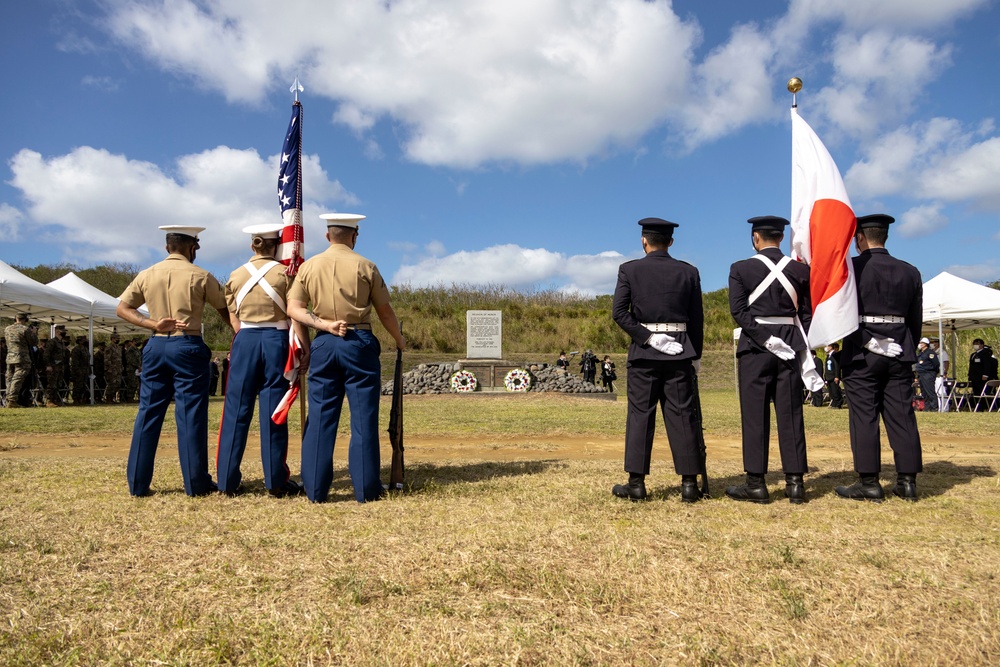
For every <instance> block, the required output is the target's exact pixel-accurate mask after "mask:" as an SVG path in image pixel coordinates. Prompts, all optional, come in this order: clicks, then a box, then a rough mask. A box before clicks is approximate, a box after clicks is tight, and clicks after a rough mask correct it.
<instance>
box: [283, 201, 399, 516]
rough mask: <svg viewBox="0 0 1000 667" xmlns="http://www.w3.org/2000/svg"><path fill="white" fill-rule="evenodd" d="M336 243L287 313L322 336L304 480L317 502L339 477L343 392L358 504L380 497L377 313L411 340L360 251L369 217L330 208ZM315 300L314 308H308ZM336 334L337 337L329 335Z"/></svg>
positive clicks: (295, 292) (301, 284)
mask: <svg viewBox="0 0 1000 667" xmlns="http://www.w3.org/2000/svg"><path fill="white" fill-rule="evenodd" d="M320 217H322V218H323V219H324V220H326V223H327V232H326V238H327V240H328V241H329V243H330V247H329V248H327V249H326V250H325V251H323V252H322V253H320V254H319V255H316V256H315V257H311V258H310V259H308V260H306V261H305V263H303V264H302V266H301V267H300V268H299V273H298V276H297V277H296V279H295V284H294V285H292V289H291V290H290V291H289V293H288V314H289V316H291V318H292V319H294V320H296V321H298V322H302V323H303V324H306V325H308V326H311V327H313V328H315V329H317V330H319V333H318V334H317V335H316V338H315V339H314V340H313V342H312V346H311V357H310V369H311V370H310V373H309V420H308V422H307V423H306V429H305V433H304V434H303V439H302V482H303V484H304V486H305V490H306V495H307V496H308V498H309V500H311V501H313V502H324V501H325V500H326V499H327V496H328V494H329V491H330V484H331V483H332V481H333V447H334V443H335V442H336V439H337V427H338V424H339V421H340V411H341V407H342V406H343V403H344V397H345V396H347V397H349V400H350V402H351V404H350V407H351V443H350V450H349V453H348V470H349V472H350V475H351V482H352V484H353V485H354V496H355V498H356V499H357V501H358V502H367V501H370V500H376V499H378V498H380V497H381V496H382V494H383V493H384V489H383V487H382V482H381V480H380V479H379V466H380V460H379V439H378V407H379V395H380V390H381V363H380V361H379V353H380V352H381V348H380V346H379V341H378V339H377V338H376V337H375V334H373V333H372V331H371V311H372V310H373V309H374V310H375V314H376V315H378V318H379V321H380V322H381V323H382V326H384V327H385V329H386V331H387V332H388V333H389V335H390V336H392V338H393V339H394V340H395V342H396V346H397V347H398V348H399V349H400V350H403V349H405V348H406V340H405V339H404V338H403V334H402V333H401V332H400V330H399V321H398V320H397V319H396V313H395V312H394V311H393V309H392V306H391V305H390V304H389V290H388V288H387V287H386V285H385V281H384V280H382V275H381V274H380V273H379V271H378V269H377V268H376V266H375V264H374V263H372V262H371V261H370V260H368V259H366V258H364V257H362V256H361V255H359V254H358V253H356V252H355V251H354V247H355V244H356V243H357V241H358V221H359V220H363V219H364V216H362V215H354V214H350V213H331V214H326V215H323V216H320ZM310 304H311V305H312V310H311V311H310V310H307V309H306V306H308V305H310ZM327 334H332V335H327Z"/></svg>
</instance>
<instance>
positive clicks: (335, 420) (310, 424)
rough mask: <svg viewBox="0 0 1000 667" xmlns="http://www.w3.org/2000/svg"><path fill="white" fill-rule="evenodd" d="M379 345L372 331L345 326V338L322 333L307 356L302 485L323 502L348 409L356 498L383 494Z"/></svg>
mask: <svg viewBox="0 0 1000 667" xmlns="http://www.w3.org/2000/svg"><path fill="white" fill-rule="evenodd" d="M379 352H381V346H380V345H379V342H378V339H377V338H376V337H375V334H373V333H372V332H371V331H365V330H353V329H349V330H348V331H347V333H346V334H345V335H344V336H343V337H340V336H333V335H330V334H327V333H326V332H321V333H320V334H318V335H317V336H316V338H315V339H313V342H312V346H311V347H310V356H309V417H308V418H307V419H306V427H305V433H304V435H303V437H302V483H303V485H304V486H305V490H306V497H308V498H309V500H311V501H313V502H324V501H326V499H327V496H328V495H329V493H330V485H331V484H332V483H333V448H334V444H335V443H336V441H337V427H338V426H339V425H340V411H341V408H342V407H343V404H344V398H347V401H348V404H349V405H350V408H351V442H350V446H349V449H348V453H347V468H348V471H349V472H350V475H351V483H352V484H353V485H354V497H355V498H356V499H357V501H358V502H365V501H367V500H375V499H376V498H378V497H379V496H381V495H382V493H383V489H382V481H381V478H380V477H379V472H380V471H379V468H380V466H381V462H380V458H379V437H378V403H379V396H380V394H381V388H382V366H381V362H380V361H379Z"/></svg>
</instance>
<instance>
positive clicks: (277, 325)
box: [240, 320, 288, 329]
mask: <svg viewBox="0 0 1000 667" xmlns="http://www.w3.org/2000/svg"><path fill="white" fill-rule="evenodd" d="M287 328H288V320H282V321H280V322H244V321H243V320H240V329H287Z"/></svg>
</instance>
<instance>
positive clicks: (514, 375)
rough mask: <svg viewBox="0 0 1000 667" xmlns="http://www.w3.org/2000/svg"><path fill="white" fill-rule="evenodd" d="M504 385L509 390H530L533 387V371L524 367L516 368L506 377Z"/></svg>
mask: <svg viewBox="0 0 1000 667" xmlns="http://www.w3.org/2000/svg"><path fill="white" fill-rule="evenodd" d="M503 386H505V387H507V391H518V392H524V391H528V390H529V389H531V373H529V372H528V371H526V370H524V369H523V368H515V369H514V370H512V371H511V372H509V373H507V375H506V377H504V379H503Z"/></svg>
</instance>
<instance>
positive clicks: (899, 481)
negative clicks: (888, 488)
mask: <svg viewBox="0 0 1000 667" xmlns="http://www.w3.org/2000/svg"><path fill="white" fill-rule="evenodd" d="M892 492H893V493H894V494H895V495H896V496H898V497H900V498H902V499H903V500H907V501H909V502H911V503H915V502H917V476H916V475H915V474H906V473H902V474H900V475H897V476H896V487H895V488H894V489H893V490H892Z"/></svg>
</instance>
